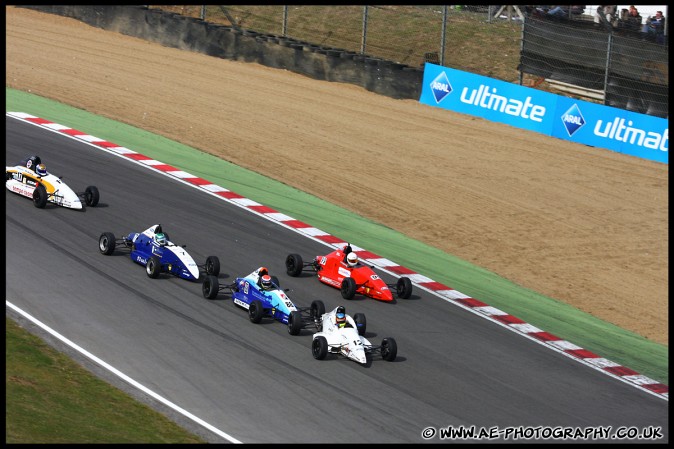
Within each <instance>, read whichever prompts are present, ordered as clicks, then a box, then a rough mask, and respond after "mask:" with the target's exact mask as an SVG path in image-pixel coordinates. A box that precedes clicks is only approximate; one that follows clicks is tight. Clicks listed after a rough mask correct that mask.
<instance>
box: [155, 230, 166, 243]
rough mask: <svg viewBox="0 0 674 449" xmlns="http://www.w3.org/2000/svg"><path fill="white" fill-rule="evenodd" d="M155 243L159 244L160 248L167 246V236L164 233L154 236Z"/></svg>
mask: <svg viewBox="0 0 674 449" xmlns="http://www.w3.org/2000/svg"><path fill="white" fill-rule="evenodd" d="M154 241H155V242H157V243H158V244H159V246H166V235H165V234H164V233H163V232H158V233H156V234H155V235H154Z"/></svg>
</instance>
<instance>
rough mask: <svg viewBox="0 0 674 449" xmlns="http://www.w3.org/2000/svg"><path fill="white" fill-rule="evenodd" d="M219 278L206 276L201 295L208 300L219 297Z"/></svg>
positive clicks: (210, 275)
mask: <svg viewBox="0 0 674 449" xmlns="http://www.w3.org/2000/svg"><path fill="white" fill-rule="evenodd" d="M219 289H220V287H219V286H218V277H217V276H213V275H212V274H209V275H206V278H205V279H204V282H203V284H201V294H202V295H204V298H206V299H215V297H216V296H218V290H219Z"/></svg>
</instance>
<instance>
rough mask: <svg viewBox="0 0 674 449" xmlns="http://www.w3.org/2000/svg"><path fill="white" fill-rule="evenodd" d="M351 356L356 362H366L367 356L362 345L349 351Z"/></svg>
mask: <svg viewBox="0 0 674 449" xmlns="http://www.w3.org/2000/svg"><path fill="white" fill-rule="evenodd" d="M351 357H353V359H354V360H355V361H356V362H358V363H363V364H365V363H367V357H366V355H365V349H363V348H362V347H360V348H358V349H356V350H355V351H353V352H351Z"/></svg>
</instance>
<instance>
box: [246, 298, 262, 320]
mask: <svg viewBox="0 0 674 449" xmlns="http://www.w3.org/2000/svg"><path fill="white" fill-rule="evenodd" d="M263 315H264V307H262V301H260V300H259V299H256V300H254V301H253V302H251V303H250V307H248V318H249V319H250V321H251V323H255V324H257V323H259V322H260V321H262V316H263Z"/></svg>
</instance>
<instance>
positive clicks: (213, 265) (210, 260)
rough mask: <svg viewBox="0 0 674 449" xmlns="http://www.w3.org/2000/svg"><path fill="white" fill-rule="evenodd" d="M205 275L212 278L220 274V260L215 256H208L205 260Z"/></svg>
mask: <svg viewBox="0 0 674 449" xmlns="http://www.w3.org/2000/svg"><path fill="white" fill-rule="evenodd" d="M206 274H208V275H213V276H217V275H219V274H220V259H218V258H217V256H208V257H207V258H206Z"/></svg>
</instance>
